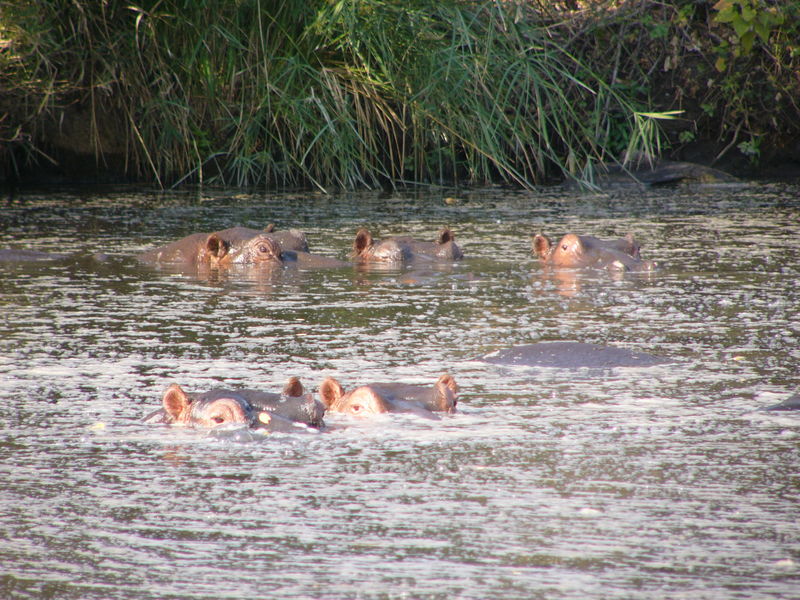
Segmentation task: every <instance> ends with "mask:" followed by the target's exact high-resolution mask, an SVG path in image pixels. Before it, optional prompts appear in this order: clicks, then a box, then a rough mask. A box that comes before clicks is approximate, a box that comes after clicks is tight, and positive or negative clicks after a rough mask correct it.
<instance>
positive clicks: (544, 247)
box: [531, 233, 585, 267]
mask: <svg viewBox="0 0 800 600" xmlns="http://www.w3.org/2000/svg"><path fill="white" fill-rule="evenodd" d="M531 248H532V250H533V253H534V254H535V255H536V256H538V257H539V258H540V259H541V260H543V261H546V262H547V263H549V264H551V265H553V266H554V267H576V266H581V265H582V264H583V263H584V262H585V256H584V255H585V248H584V246H583V242H582V241H581V238H580V236H578V235H575V234H574V233H568V234H566V235H565V236H564V237H562V238H561V240H560V241H559V242H558V244H556V245H553V243H552V242H551V241H550V238H548V237H547V236H546V235H543V234H541V233H537V234H536V235H535V236H534V237H533V242H532V244H531Z"/></svg>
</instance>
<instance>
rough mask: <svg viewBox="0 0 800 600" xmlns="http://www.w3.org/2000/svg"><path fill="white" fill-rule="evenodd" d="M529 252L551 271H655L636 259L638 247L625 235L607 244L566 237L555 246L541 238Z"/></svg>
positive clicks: (650, 263)
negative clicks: (579, 268) (562, 268)
mask: <svg viewBox="0 0 800 600" xmlns="http://www.w3.org/2000/svg"><path fill="white" fill-rule="evenodd" d="M531 249H532V252H533V253H534V254H535V255H536V256H538V257H539V259H540V260H541V261H542V262H543V263H545V264H547V265H550V266H553V267H564V268H573V267H594V268H600V269H607V270H609V271H637V272H650V271H654V270H655V269H656V267H657V264H656V263H655V262H654V261H651V260H642V259H641V258H640V257H639V249H640V246H639V244H638V243H637V242H636V240H635V239H634V238H633V236H632V235H630V234H628V235H627V236H626V237H624V238H621V239H619V240H615V241H611V242H607V241H603V240H599V239H597V238H595V237H592V236H580V235H576V234H574V233H568V234H566V235H565V236H564V237H562V238H561V239H560V240H559V242H558V243H557V244H552V243H551V242H550V239H549V238H548V237H547V236H545V235H542V234H537V235H535V236H534V238H533V242H532V243H531Z"/></svg>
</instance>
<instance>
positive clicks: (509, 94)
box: [0, 0, 657, 189]
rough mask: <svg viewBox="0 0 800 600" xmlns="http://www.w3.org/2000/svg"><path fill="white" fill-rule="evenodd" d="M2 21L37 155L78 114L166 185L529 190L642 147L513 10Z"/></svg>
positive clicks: (223, 3) (630, 111)
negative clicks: (73, 108) (50, 133)
mask: <svg viewBox="0 0 800 600" xmlns="http://www.w3.org/2000/svg"><path fill="white" fill-rule="evenodd" d="M0 28H2V31H0V37H2V38H4V39H6V40H8V48H7V52H6V53H5V55H4V58H0V60H5V61H6V64H5V65H3V69H4V70H3V73H4V75H2V78H3V80H4V81H2V83H3V86H4V87H5V89H6V91H5V92H0V95H3V94H6V95H7V96H8V95H10V94H14V95H16V96H18V97H24V98H25V99H26V102H27V104H25V103H23V105H20V106H16V108H15V110H14V111H12V112H13V117H14V118H13V121H14V122H15V123H17V124H19V123H22V124H25V126H26V127H28V128H29V129H30V133H31V135H32V139H33V140H35V142H34V143H38V144H43V143H44V142H46V140H45V139H44V138H43V135H42V133H41V132H42V131H44V129H42V127H43V126H42V124H43V123H46V122H47V119H48V117H52V116H56V115H57V114H58V112H59V110H61V109H62V108H63V107H64V106H66V105H69V104H70V103H81V104H83V105H85V106H87V107H89V108H90V110H89V111H88V114H89V115H90V117H89V118H91V119H93V122H92V124H91V125H92V126H91V131H92V132H93V135H92V140H91V141H92V145H93V148H94V150H95V152H96V154H97V155H98V157H102V156H103V154H104V153H105V152H108V149H107V148H104V146H108V142H107V141H106V137H107V136H106V137H104V135H103V130H104V128H105V129H107V128H108V123H107V122H106V120H107V119H106V120H104V119H103V115H109V114H111V115H115V116H116V126H117V127H118V128H119V129H120V130H121V131H122V132H123V133H122V134H121V135H122V138H123V139H122V140H121V141H122V146H123V147H124V154H125V164H126V168H127V171H128V174H129V175H130V176H132V177H136V178H145V179H153V180H156V181H158V182H159V183H161V184H162V185H168V184H171V183H176V182H183V181H214V182H218V183H224V184H233V185H252V184H265V185H282V186H301V185H308V184H312V185H315V186H317V187H319V188H321V189H327V188H329V187H340V188H353V187H364V186H369V187H375V186H379V185H387V184H389V185H397V184H402V183H407V182H459V183H466V184H475V183H484V182H489V181H502V182H508V183H514V184H518V185H522V186H533V185H535V184H537V183H541V182H543V181H546V180H548V179H549V178H552V177H554V176H555V177H559V176H566V177H573V178H578V179H580V178H582V177H583V174H584V173H586V169H587V166H591V165H592V164H593V163H594V162H597V161H603V160H609V159H614V158H618V157H620V156H621V155H622V153H623V151H625V150H626V149H627V150H633V151H646V152H651V151H652V149H653V148H654V147H655V144H656V143H657V131H656V130H655V129H654V128H652V127H651V126H648V125H646V123H647V119H646V118H645V119H644V120H643V117H642V116H641V114H637V108H639V107H637V106H634V105H633V104H632V102H631V100H629V99H628V98H626V97H625V96H624V95H622V94H620V93H619V91H617V89H616V88H615V87H613V86H611V85H609V84H608V83H607V82H606V81H605V77H604V75H602V74H598V73H596V72H595V71H594V70H593V69H592V68H591V67H590V66H589V65H586V64H583V63H582V61H581V60H580V59H579V58H578V57H575V56H573V55H572V54H571V53H570V49H569V48H568V47H567V46H566V45H565V43H563V42H559V41H558V40H557V38H555V37H554V36H553V35H551V32H550V30H548V29H547V28H546V27H545V26H544V24H543V23H542V20H541V15H540V14H539V13H536V12H534V11H533V10H532V9H530V8H529V7H528V5H527V4H522V3H520V4H515V3H512V2H499V1H497V2H469V1H466V0H410V1H407V0H352V1H346V0H339V1H336V0H307V1H303V2H300V1H294V2H293V1H290V0H285V1H281V0H238V1H235V2H234V1H231V0H158V1H148V2H143V1H140V2H135V0H134V2H132V3H116V2H109V3H104V2H96V1H92V0H74V1H73V2H69V3H67V2H63V1H61V0H39V2H37V3H30V2H28V1H27V0H6V2H5V6H4V8H3V13H2V15H1V16H0ZM12 57H13V59H12ZM12 62H13V68H11V66H12ZM648 118H649V117H648ZM643 123H645V125H643ZM4 125H5V126H7V125H8V124H7V123H3V122H0V127H3V126H4ZM37 127H38V128H39V129H37ZM117 142H118V143H119V142H120V140H117ZM629 146H631V147H630V148H629Z"/></svg>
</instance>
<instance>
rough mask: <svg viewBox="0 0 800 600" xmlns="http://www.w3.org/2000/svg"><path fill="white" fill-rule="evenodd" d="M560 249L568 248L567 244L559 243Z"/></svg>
mask: <svg viewBox="0 0 800 600" xmlns="http://www.w3.org/2000/svg"><path fill="white" fill-rule="evenodd" d="M561 249H562V250H568V249H569V246H567V245H566V244H561Z"/></svg>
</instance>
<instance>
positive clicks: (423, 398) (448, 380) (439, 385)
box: [319, 374, 458, 419]
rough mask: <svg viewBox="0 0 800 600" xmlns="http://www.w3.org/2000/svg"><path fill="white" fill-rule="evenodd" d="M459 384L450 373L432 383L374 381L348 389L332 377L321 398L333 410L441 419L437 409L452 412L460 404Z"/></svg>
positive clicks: (326, 383) (352, 413)
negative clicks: (422, 384)
mask: <svg viewBox="0 0 800 600" xmlns="http://www.w3.org/2000/svg"><path fill="white" fill-rule="evenodd" d="M457 393H458V386H457V384H456V382H455V379H453V377H452V376H450V375H449V374H444V375H442V376H441V377H440V378H439V379H438V380H437V381H436V383H435V384H434V385H433V386H432V387H426V386H421V385H411V384H404V383H370V384H367V385H362V386H360V387H357V388H355V389H353V390H351V391H349V392H345V390H344V388H343V387H342V385H341V384H340V383H339V382H338V381H337V380H336V379H333V378H332V377H328V378H327V379H325V380H324V381H323V382H322V384H321V385H320V388H319V395H320V400H322V403H323V404H324V405H325V407H326V409H327V410H328V411H329V412H339V413H346V414H351V415H358V416H367V415H375V414H381V413H411V414H415V415H418V416H422V417H426V418H429V419H437V418H438V417H437V416H436V415H435V414H434V413H436V412H447V413H452V412H454V411H455V407H456V404H457Z"/></svg>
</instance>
